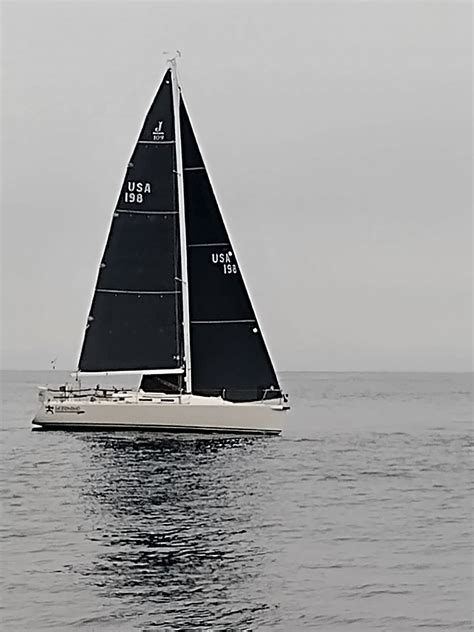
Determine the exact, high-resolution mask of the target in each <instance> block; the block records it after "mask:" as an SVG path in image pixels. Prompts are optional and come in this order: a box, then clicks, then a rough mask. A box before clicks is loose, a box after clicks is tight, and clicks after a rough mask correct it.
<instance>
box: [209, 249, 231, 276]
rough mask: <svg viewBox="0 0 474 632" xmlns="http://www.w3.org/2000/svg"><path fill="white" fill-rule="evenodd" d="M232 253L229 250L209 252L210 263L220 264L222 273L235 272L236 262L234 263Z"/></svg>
mask: <svg viewBox="0 0 474 632" xmlns="http://www.w3.org/2000/svg"><path fill="white" fill-rule="evenodd" d="M233 256H234V255H233V253H232V252H231V251H230V250H229V252H213V253H211V261H212V263H217V264H219V265H221V266H222V269H223V271H224V274H237V264H236V263H234V259H233Z"/></svg>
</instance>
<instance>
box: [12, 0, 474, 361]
mask: <svg viewBox="0 0 474 632" xmlns="http://www.w3.org/2000/svg"><path fill="white" fill-rule="evenodd" d="M2 27H3V33H2V36H3V60H2V76H3V89H2V93H3V100H2V141H3V161H2V259H3V265H2V277H3V282H2V295H3V297H2V329H3V362H2V364H3V367H4V368H49V361H50V360H51V359H52V358H53V357H55V356H58V368H73V367H75V365H76V362H77V355H78V351H79V346H80V343H81V341H82V335H83V329H84V324H85V319H86V316H87V314H88V310H89V304H90V299H91V295H92V290H93V284H94V282H95V278H96V273H97V267H98V263H99V260H100V257H101V254H102V249H103V246H104V243H105V239H106V235H107V230H108V226H109V223H110V219H111V214H112V211H113V208H114V205H115V202H116V199H117V196H118V193H119V189H120V184H121V180H122V178H123V175H124V170H125V166H126V164H127V161H128V158H129V155H130V153H131V150H132V148H133V145H134V142H135V139H136V136H137V134H138V131H139V128H140V126H141V123H142V120H143V117H144V115H145V113H146V110H147V108H148V106H149V103H150V100H151V99H152V97H153V95H154V92H155V90H156V88H157V85H158V82H159V81H160V78H161V76H162V74H163V72H164V69H165V58H164V56H163V55H162V51H164V50H169V49H174V48H179V49H181V50H182V52H183V57H182V59H181V60H180V62H181V63H180V68H179V71H180V76H181V81H182V84H183V91H184V94H185V97H186V100H187V103H188V107H189V110H190V114H191V117H192V119H193V123H194V126H195V129H196V133H197V136H198V138H199V142H200V144H201V148H202V151H203V154H204V157H205V160H206V163H207V166H208V169H209V172H210V175H211V178H212V181H213V183H214V186H215V190H216V193H217V196H218V199H219V201H220V204H221V208H222V212H223V214H224V217H225V220H226V223H227V225H228V227H229V229H230V233H231V239H232V241H233V243H234V247H235V250H236V252H237V255H238V257H239V263H240V267H241V269H242V270H243V273H244V275H245V278H246V282H247V285H248V287H249V290H250V293H251V296H252V300H253V302H254V305H255V307H256V311H257V314H258V317H259V319H260V322H261V325H262V329H263V331H264V334H265V337H266V340H267V343H268V345H269V348H270V351H271V354H272V357H273V359H274V362H275V364H276V366H277V369H279V370H298V369H302V370H304V369H306V370H310V369H314V370H469V369H470V344H471V276H470V274H471V272H470V269H471V266H470V263H471V240H472V233H471V222H472V220H471V167H472V154H471V5H470V3H469V2H465V3H455V2H444V3H430V2H425V3H421V2H398V3H389V2H366V3H359V2H328V3H319V2H313V3H309V2H308V3H301V4H300V3H297V2H294V1H291V2H286V3H276V2H260V3H258V2H253V3H249V2H240V3H235V2H202V1H195V2H174V3H172V4H166V3H161V2H149V3H141V2H135V1H133V2H132V1H130V2H124V3H118V2H99V1H95V2H79V1H71V2H67V1H66V2H55V3H44V2H38V1H37V2H34V3H32V4H29V3H25V2H12V3H3V18H2Z"/></svg>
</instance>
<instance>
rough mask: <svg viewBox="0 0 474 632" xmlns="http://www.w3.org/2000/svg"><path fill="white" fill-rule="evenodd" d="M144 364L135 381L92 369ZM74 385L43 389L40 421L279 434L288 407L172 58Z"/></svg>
mask: <svg viewBox="0 0 474 632" xmlns="http://www.w3.org/2000/svg"><path fill="white" fill-rule="evenodd" d="M124 374H130V375H135V374H139V376H141V378H140V384H139V387H138V388H136V389H117V388H113V389H107V388H100V386H99V385H97V387H96V388H95V389H87V388H81V378H82V377H83V376H100V375H110V376H112V375H124ZM75 375H76V384H75V385H74V384H73V385H69V384H65V385H63V386H60V387H59V388H57V389H52V388H49V387H43V388H41V387H40V391H39V399H40V407H39V410H38V412H37V414H36V416H35V418H34V419H33V424H34V426H33V427H34V428H35V429H43V430H54V429H60V430H101V431H103V430H118V429H132V430H146V431H150V430H160V431H166V432H177V431H191V432H231V433H251V434H253V433H263V434H280V432H281V430H282V425H283V417H284V415H282V413H283V412H284V411H286V410H288V409H289V406H288V401H287V396H286V395H285V394H283V392H282V390H281V388H280V385H279V382H278V378H277V375H276V372H275V369H274V367H273V364H272V361H271V359H270V355H269V353H268V350H267V347H266V345H265V342H264V338H263V335H262V332H261V329H260V326H259V323H258V321H257V318H256V315H255V311H254V309H253V306H252V303H251V300H250V297H249V294H248V292H247V289H246V286H245V283H244V280H243V277H242V274H241V271H240V267H239V264H238V261H237V257H236V255H235V251H234V249H233V247H232V244H231V242H230V238H229V233H228V231H227V229H226V227H225V224H224V221H223V219H222V215H221V212H220V209H219V205H218V203H217V200H216V197H215V195H214V191H213V188H212V185H211V182H210V179H209V176H208V172H207V169H206V166H205V164H204V161H203V158H202V155H201V151H200V149H199V146H198V143H197V140H196V137H195V135H194V131H193V127H192V125H191V121H190V118H189V116H188V111H187V108H186V105H185V102H184V99H183V95H182V91H181V86H180V84H179V82H178V77H177V71H176V58H175V57H174V58H172V59H170V60H168V67H167V69H166V72H165V74H164V77H163V79H162V81H161V84H160V86H159V89H158V92H157V94H156V96H155V99H154V101H153V103H152V105H151V107H150V109H149V111H148V114H147V116H146V118H145V121H144V124H143V127H142V130H141V132H140V135H139V138H138V141H137V143H136V145H135V148H134V151H133V153H132V157H131V159H130V161H129V163H128V166H127V169H126V175H125V178H124V181H123V185H122V188H121V191H120V195H119V199H118V202H117V205H116V208H115V210H114V213H113V218H112V223H111V227H110V230H109V234H108V238H107V242H106V246H105V250H104V253H103V256H102V259H101V262H100V265H99V272H98V276H97V281H96V285H95V290H94V295H93V298H92V305H91V308H90V312H89V316H88V318H87V324H86V328H85V334H84V339H83V344H82V349H81V352H80V358H79V362H78V370H77V373H76V374H75Z"/></svg>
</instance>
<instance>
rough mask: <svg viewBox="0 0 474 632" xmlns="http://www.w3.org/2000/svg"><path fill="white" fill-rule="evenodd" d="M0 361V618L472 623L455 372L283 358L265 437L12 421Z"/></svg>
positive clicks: (8, 625) (252, 626)
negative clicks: (276, 432) (341, 369)
mask: <svg viewBox="0 0 474 632" xmlns="http://www.w3.org/2000/svg"><path fill="white" fill-rule="evenodd" d="M53 379H56V380H58V379H59V380H60V379H64V375H61V374H60V373H58V372H56V374H55V375H47V374H46V373H29V372H4V374H3V388H2V392H3V413H2V429H1V445H2V448H1V449H2V477H1V485H2V498H3V500H2V517H1V522H2V546H1V574H2V587H1V593H0V594H1V598H2V611H1V619H0V621H1V625H0V628H1V629H2V630H5V631H8V632H14V631H16V630H19V631H22V632H24V631H26V630H30V631H32V632H41V631H48V632H49V631H51V630H61V631H66V630H100V631H101V630H110V631H122V630H125V631H128V630H130V631H134V630H146V631H154V630H164V631H166V630H170V631H175V630H183V631H187V630H202V631H208V630H209V631H210V630H212V631H214V630H215V631H222V632H224V631H233V630H236V631H244V630H248V631H250V630H252V631H265V630H274V631H281V632H298V631H299V630H302V631H303V630H324V631H328V632H333V631H337V630H344V631H345V630H347V631H351V632H352V631H358V630H360V631H361V632H362V631H363V632H368V631H371V630H384V631H389V632H397V631H398V630H400V631H410V632H412V631H413V630H418V629H420V630H423V631H425V630H449V631H454V630H470V629H471V616H472V614H471V590H472V568H471V544H472V537H471V526H472V525H471V517H472V516H471V510H472V506H471V498H472V487H473V484H472V456H473V439H472V427H471V412H472V409H471V404H472V400H471V388H472V376H471V375H470V374H420V373H417V374H416V373H414V374H389V373H385V374H384V373H327V374H324V373H289V374H285V375H283V383H284V386H285V387H286V389H287V390H288V391H289V392H290V395H291V404H292V410H291V411H290V413H289V414H288V416H287V428H286V431H285V433H284V435H283V436H282V437H279V438H276V437H268V438H261V437H259V438H248V437H247V438H238V437H219V436H217V435H216V436H204V435H203V436H198V435H183V436H178V435H159V434H151V433H146V434H139V433H125V432H118V433H110V434H106V433H97V434H94V433H78V434H74V433H63V432H31V430H30V420H31V418H32V416H33V412H34V409H35V406H36V402H35V397H36V392H35V386H36V385H37V384H43V383H45V382H48V381H50V382H51V383H52V382H53Z"/></svg>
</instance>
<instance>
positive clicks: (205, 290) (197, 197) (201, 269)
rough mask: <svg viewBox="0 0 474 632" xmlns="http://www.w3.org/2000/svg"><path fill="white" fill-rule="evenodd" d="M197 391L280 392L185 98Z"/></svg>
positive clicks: (241, 395) (240, 397)
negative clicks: (194, 131)
mask: <svg viewBox="0 0 474 632" xmlns="http://www.w3.org/2000/svg"><path fill="white" fill-rule="evenodd" d="M180 124H181V142H182V155H183V171H184V208H185V220H186V240H187V254H188V282H189V309H190V341H191V359H192V384H193V388H192V390H193V393H196V394H201V395H222V396H223V397H224V398H226V399H229V400H232V401H253V400H258V399H261V398H262V397H268V398H271V397H272V396H275V397H277V396H278V397H279V396H280V387H279V384H278V380H277V377H276V375H275V370H274V368H273V365H272V362H271V359H270V356H269V354H268V351H267V348H266V346H265V342H264V339H263V336H262V333H261V330H260V327H259V324H258V322H257V319H256V316H255V312H254V310H253V307H252V304H251V302H250V298H249V295H248V293H247V290H246V287H245V283H244V280H243V278H242V275H241V273H240V269H239V265H238V262H237V258H236V256H235V252H234V250H233V248H232V245H231V243H230V239H229V235H228V233H227V230H226V227H225V225H224V222H223V219H222V216H221V213H220V211H219V206H218V204H217V200H216V198H215V195H214V192H213V190H212V186H211V183H210V180H209V177H208V174H207V171H206V168H205V165H204V162H203V159H202V156H201V152H200V151H199V147H198V144H197V141H196V138H195V136H194V133H193V129H192V126H191V122H190V120H189V117H188V114H187V111H186V107H185V105H184V102H183V101H182V100H180Z"/></svg>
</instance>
